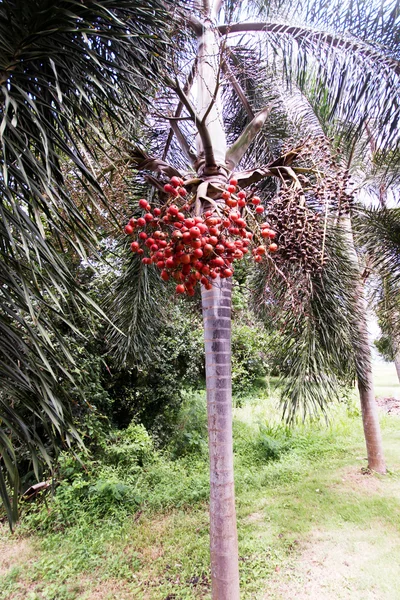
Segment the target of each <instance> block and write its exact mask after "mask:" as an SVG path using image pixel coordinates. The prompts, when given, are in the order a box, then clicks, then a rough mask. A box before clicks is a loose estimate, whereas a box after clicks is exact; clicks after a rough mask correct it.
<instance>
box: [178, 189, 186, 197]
mask: <svg viewBox="0 0 400 600" xmlns="http://www.w3.org/2000/svg"><path fill="white" fill-rule="evenodd" d="M178 194H179V195H180V196H182V197H183V198H184V197H185V196H187V190H186V189H185V188H184V187H180V188H178Z"/></svg>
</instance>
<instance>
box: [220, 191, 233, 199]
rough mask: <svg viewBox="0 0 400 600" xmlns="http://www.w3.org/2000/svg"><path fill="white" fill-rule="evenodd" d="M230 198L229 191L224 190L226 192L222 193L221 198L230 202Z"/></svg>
mask: <svg viewBox="0 0 400 600" xmlns="http://www.w3.org/2000/svg"><path fill="white" fill-rule="evenodd" d="M230 197H231V195H230V193H229V192H228V191H226V190H224V191H223V192H222V194H221V198H222V199H223V200H229V198H230Z"/></svg>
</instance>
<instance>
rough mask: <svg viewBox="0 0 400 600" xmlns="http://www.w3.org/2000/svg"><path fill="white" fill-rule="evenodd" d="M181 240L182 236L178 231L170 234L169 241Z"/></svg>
mask: <svg viewBox="0 0 400 600" xmlns="http://www.w3.org/2000/svg"><path fill="white" fill-rule="evenodd" d="M182 238H183V234H182V232H181V231H179V229H176V230H175V231H173V232H172V235H171V239H172V240H181V239H182Z"/></svg>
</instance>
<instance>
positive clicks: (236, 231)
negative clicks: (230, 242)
mask: <svg viewBox="0 0 400 600" xmlns="http://www.w3.org/2000/svg"><path fill="white" fill-rule="evenodd" d="M229 233H231V234H232V235H239V233H240V229H239V227H229Z"/></svg>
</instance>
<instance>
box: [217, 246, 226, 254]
mask: <svg viewBox="0 0 400 600" xmlns="http://www.w3.org/2000/svg"><path fill="white" fill-rule="evenodd" d="M215 252H216V253H217V254H223V253H224V252H225V246H224V245H223V244H217V245H216V246H215Z"/></svg>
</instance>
